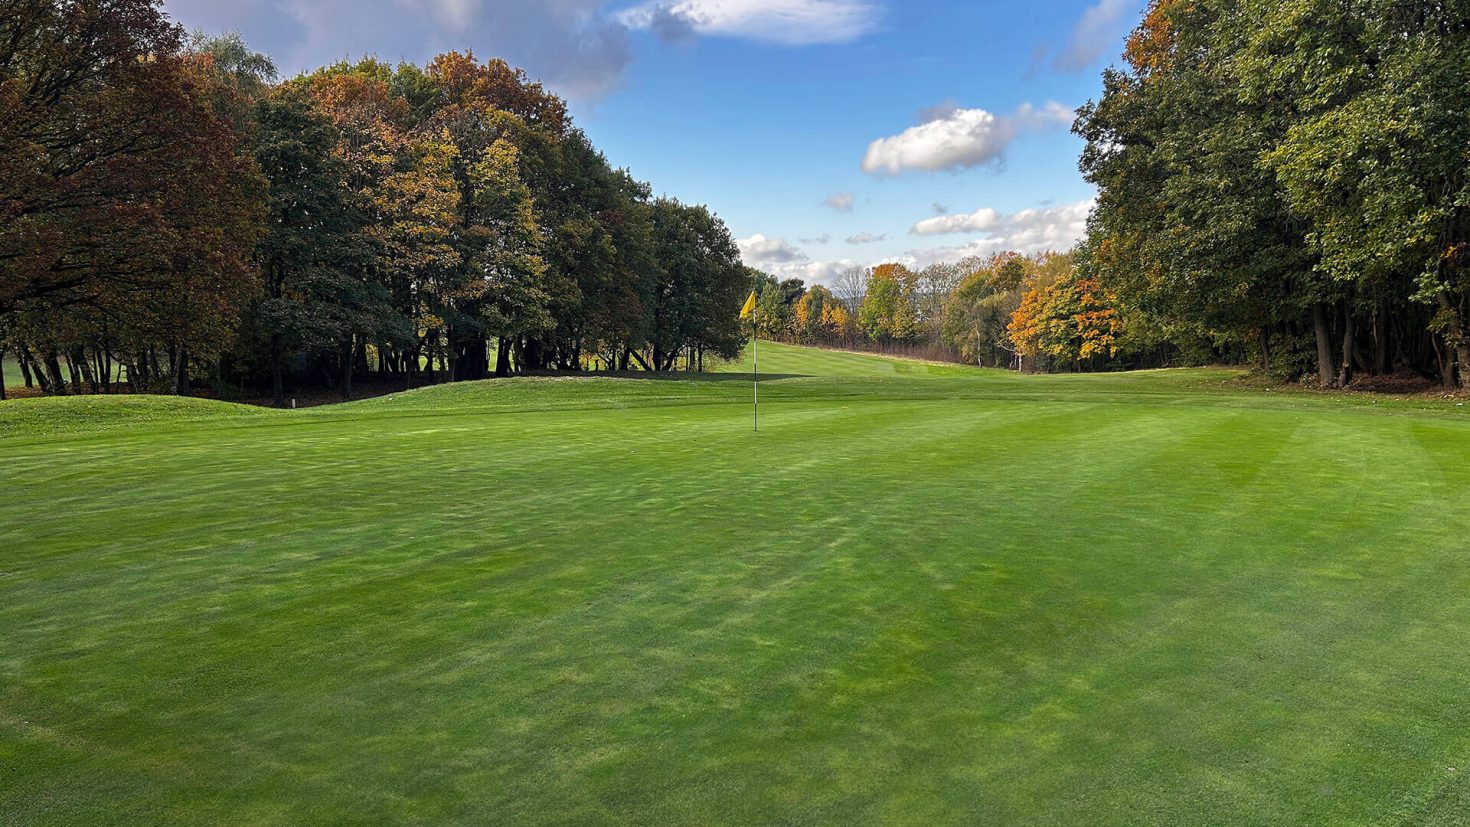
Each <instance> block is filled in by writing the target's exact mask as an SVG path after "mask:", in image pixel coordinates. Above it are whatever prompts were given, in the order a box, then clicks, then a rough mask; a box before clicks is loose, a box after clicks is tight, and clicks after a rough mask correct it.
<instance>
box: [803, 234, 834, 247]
mask: <svg viewBox="0 0 1470 827" xmlns="http://www.w3.org/2000/svg"><path fill="white" fill-rule="evenodd" d="M797 241H799V242H801V243H802V244H805V245H807V246H808V247H810V246H814V245H821V244H831V243H832V234H831V233H822V234H821V235H819V236H817V237H816V238H798V239H797Z"/></svg>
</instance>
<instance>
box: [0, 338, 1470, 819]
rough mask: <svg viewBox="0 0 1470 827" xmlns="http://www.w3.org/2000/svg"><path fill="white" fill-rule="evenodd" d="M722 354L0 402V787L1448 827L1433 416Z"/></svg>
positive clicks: (1467, 431)
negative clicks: (446, 378) (335, 384)
mask: <svg viewBox="0 0 1470 827" xmlns="http://www.w3.org/2000/svg"><path fill="white" fill-rule="evenodd" d="M761 367H762V370H763V371H769V372H771V373H773V374H777V375H781V376H784V377H785V378H779V379H770V380H769V381H767V382H766V383H765V384H763V386H762V394H761V398H762V401H763V405H762V418H761V423H762V432H761V433H760V434H759V435H756V434H753V433H752V432H751V428H750V413H751V412H750V408H749V386H748V384H746V378H747V377H745V376H744V375H743V374H742V373H741V372H740V371H741V370H743V369H745V368H743V367H742V366H739V365H737V366H732V367H731V371H732V372H730V373H727V374H724V375H722V376H716V377H709V378H706V379H704V380H700V381H682V380H667V379H660V380H642V381H639V380H628V379H622V380H616V379H574V380H567V379H521V380H511V381H505V382H490V383H481V384H475V385H459V386H453V387H442V388H429V389H425V390H420V391H415V392H412V393H407V394H401V395H398V396H395V397H387V398H381V399H376V400H370V401H365V402H360V403H353V404H349V405H344V406H337V407H332V408H324V409H314V410H310V411H296V412H277V411H267V410H259V409H245V408H239V407H236V406H230V405H225V404H221V403H210V402H202V401H194V400H161V399H146V400H145V399H126V398H116V399H106V400H75V399H73V400H15V401H11V402H6V403H0V469H3V471H0V823H3V824H7V825H9V824H30V823H44V824H90V823H146V824H187V825H197V824H207V823H232V824H253V823H267V824H271V823H273V824H313V823H316V824H342V823H383V822H419V823H423V822H429V823H441V822H472V823H485V822H497V823H525V824H552V823H558V824H564V823H626V824H690V823H697V824H750V823H773V822H779V823H834V822H862V823H874V822H880V823H896V824H901V823H908V824H936V823H995V824H1137V823H1159V824H1222V823H1228V824H1284V823H1311V824H1320V823H1348V824H1381V823H1388V822H1396V823H1424V824H1463V823H1466V813H1467V812H1470V782H1467V781H1465V780H1464V776H1465V775H1466V774H1467V773H1470V705H1467V704H1466V703H1465V697H1466V685H1467V679H1470V645H1467V644H1466V641H1467V640H1470V542H1467V539H1470V416H1467V415H1466V413H1465V410H1466V409H1465V408H1457V407H1456V406H1455V405H1456V403H1455V402H1453V401H1447V402H1441V401H1432V400H1417V401H1408V402H1395V401H1392V400H1387V399H1379V398H1372V397H1352V398H1342V397H1333V396H1326V395H1318V394H1296V393H1280V392H1266V391H1262V390H1253V389H1251V388H1249V387H1248V386H1245V385H1243V384H1242V382H1241V381H1240V379H1239V377H1238V376H1237V375H1236V374H1235V373H1233V372H1230V371H1219V370H1215V371H1160V372H1148V373H1140V374H1127V375H1115V376H1063V377H1018V376H1014V375H1010V374H1004V373H999V372H993V371H983V370H978V369H970V368H962V367H955V366H939V365H926V364H920V363H910V362H899V361H894V360H884V359H877V358H874V357H867V356H858V355H852V354H838V353H825V352H816V351H807V350H802V349H797V348H788V347H781V346H777V345H767V344H762V345H761Z"/></svg>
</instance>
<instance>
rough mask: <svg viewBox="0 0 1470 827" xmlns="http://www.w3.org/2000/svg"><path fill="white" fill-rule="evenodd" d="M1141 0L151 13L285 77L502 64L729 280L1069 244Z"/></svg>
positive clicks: (692, 1) (180, 7)
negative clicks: (700, 243) (1096, 110)
mask: <svg viewBox="0 0 1470 827" xmlns="http://www.w3.org/2000/svg"><path fill="white" fill-rule="evenodd" d="M1141 7H1142V2H1141V0H1032V2H1030V3H1013V2H1004V3H1002V2H963V3H961V2H938V0H652V2H640V0H625V1H624V2H608V1H607V0H387V2H375V3H371V4H369V3H363V2H358V0H166V9H167V10H168V11H169V12H170V13H171V14H172V15H173V16H174V17H175V18H176V19H178V20H179V21H180V22H182V23H183V24H184V25H186V26H188V27H189V28H191V29H192V28H202V29H204V30H207V31H211V32H221V31H239V32H240V33H241V34H243V35H244V36H245V38H246V40H247V41H249V42H250V43H251V45H252V46H254V47H255V48H257V49H260V50H262V51H266V52H269V53H270V54H271V55H272V56H274V57H275V58H276V60H277V63H278V64H279V65H280V67H281V69H282V71H283V72H286V73H295V72H297V71H301V70H304V69H308V68H313V67H315V66H317V65H320V64H323V63H327V62H331V61H334V60H337V59H341V58H344V57H357V56H361V55H362V54H376V55H377V56H379V57H380V58H383V59H386V60H399V59H407V60H413V61H424V60H426V59H427V58H429V57H431V56H432V55H433V54H435V53H436V52H439V51H443V50H445V49H450V48H458V49H473V50H474V51H475V52H476V54H477V55H479V56H481V57H487V56H500V57H505V58H506V59H507V60H509V61H510V62H512V63H514V64H516V65H519V66H521V67H523V68H525V69H526V70H527V71H528V72H529V73H530V74H531V75H532V76H533V77H537V78H540V79H542V80H544V81H545V82H546V83H547V85H548V86H550V87H552V88H553V89H556V90H557V91H558V92H560V93H562V94H563V95H564V96H566V97H567V98H568V99H569V100H570V101H571V103H572V108H573V112H574V113H575V114H576V117H577V122H578V124H579V125H580V126H581V127H582V128H583V129H584V130H586V131H587V133H588V134H589V135H590V136H591V138H592V139H593V141H594V143H596V144H597V146H599V147H600V148H602V149H603V150H604V151H605V152H606V153H607V155H608V158H609V160H611V161H612V162H613V163H614V164H615V165H618V166H627V167H629V168H631V169H632V171H633V172H634V174H635V175H637V176H638V177H639V178H642V179H643V180H646V181H649V182H650V183H651V184H652V185H653V188H654V191H655V192H656V193H660V194H668V195H672V196H676V197H678V198H680V199H682V200H684V201H688V202H695V203H703V204H708V205H709V206H710V207H711V208H712V209H714V210H715V211H716V212H717V213H719V214H720V215H721V216H722V217H723V218H724V219H725V221H726V222H727V223H728V224H729V225H730V229H731V231H732V232H733V233H734V235H735V236H736V238H737V239H738V240H740V243H741V249H742V252H743V253H744V255H745V258H746V260H747V263H748V264H751V265H752V266H757V267H761V268H762V269H765V270H768V271H770V272H773V273H777V274H778V275H782V276H796V277H801V278H805V279H806V280H808V281H825V282H829V283H830V281H831V280H832V279H833V278H834V276H835V274H836V273H837V272H838V271H839V270H840V269H841V268H842V267H844V266H850V265H854V264H875V263H879V262H882V261H890V260H893V261H903V262H905V263H909V264H913V265H923V264H927V263H929V262H932V261H939V260H952V259H955V258H958V257H960V256H962V255H965V254H987V253H990V252H994V251H996V250H1000V249H1020V250H1023V251H1026V252H1034V251H1039V250H1042V249H1049V248H1062V247H1065V246H1069V245H1070V243H1071V241H1073V240H1075V238H1076V237H1077V236H1078V235H1080V232H1081V228H1082V223H1083V221H1084V220H1085V217H1086V212H1087V207H1088V201H1089V199H1090V198H1091V196H1092V189H1091V187H1090V186H1089V185H1088V184H1086V182H1084V181H1083V180H1082V178H1081V176H1080V175H1079V174H1078V172H1077V154H1078V151H1079V149H1080V147H1081V145H1080V142H1079V141H1078V140H1077V139H1076V138H1075V137H1073V136H1072V135H1070V134H1069V133H1068V131H1067V123H1068V121H1069V120H1070V117H1071V112H1072V110H1073V109H1075V108H1076V107H1077V106H1079V105H1080V104H1082V103H1083V102H1085V101H1086V100H1088V99H1089V98H1093V97H1096V96H1097V94H1098V93H1099V91H1100V81H1099V73H1100V71H1101V69H1102V68H1103V67H1104V66H1106V65H1107V64H1108V63H1110V62H1113V61H1114V60H1116V58H1117V55H1118V53H1119V52H1120V51H1121V49H1122V44H1123V39H1124V37H1125V36H1126V32H1127V31H1128V29H1129V28H1131V26H1132V25H1133V23H1134V22H1135V21H1136V20H1137V18H1138V15H1139V14H1140V13H1141Z"/></svg>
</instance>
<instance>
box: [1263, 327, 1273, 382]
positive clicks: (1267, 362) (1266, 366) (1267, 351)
mask: <svg viewBox="0 0 1470 827" xmlns="http://www.w3.org/2000/svg"><path fill="white" fill-rule="evenodd" d="M1270 372H1271V328H1269V327H1266V326H1265V325H1261V373H1270Z"/></svg>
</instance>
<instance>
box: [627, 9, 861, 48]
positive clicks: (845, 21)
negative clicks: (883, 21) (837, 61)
mask: <svg viewBox="0 0 1470 827" xmlns="http://www.w3.org/2000/svg"><path fill="white" fill-rule="evenodd" d="M880 13H881V9H880V8H879V7H878V6H877V5H876V4H875V3H872V2H867V0H648V2H645V3H642V4H640V5H637V6H634V7H632V8H630V9H626V10H624V11H622V12H620V13H619V14H618V15H617V16H616V17H617V19H618V20H620V21H621V22H622V23H623V24H624V25H626V26H628V27H629V28H635V29H656V28H657V27H660V26H664V27H667V26H668V24H669V21H670V20H678V21H682V22H683V23H684V24H685V25H686V26H687V27H688V29H689V30H692V31H693V32H695V33H698V34H702V35H715V36H720V37H739V38H745V39H749V40H763V41H766V42H769V43H782V44H786V45H792V46H801V45H808V44H814V43H846V42H848V41H851V40H856V39H857V38H859V37H862V36H863V35H865V34H867V33H868V32H870V31H872V30H873V28H874V27H875V26H876V25H877V23H878V18H879V16H880Z"/></svg>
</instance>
